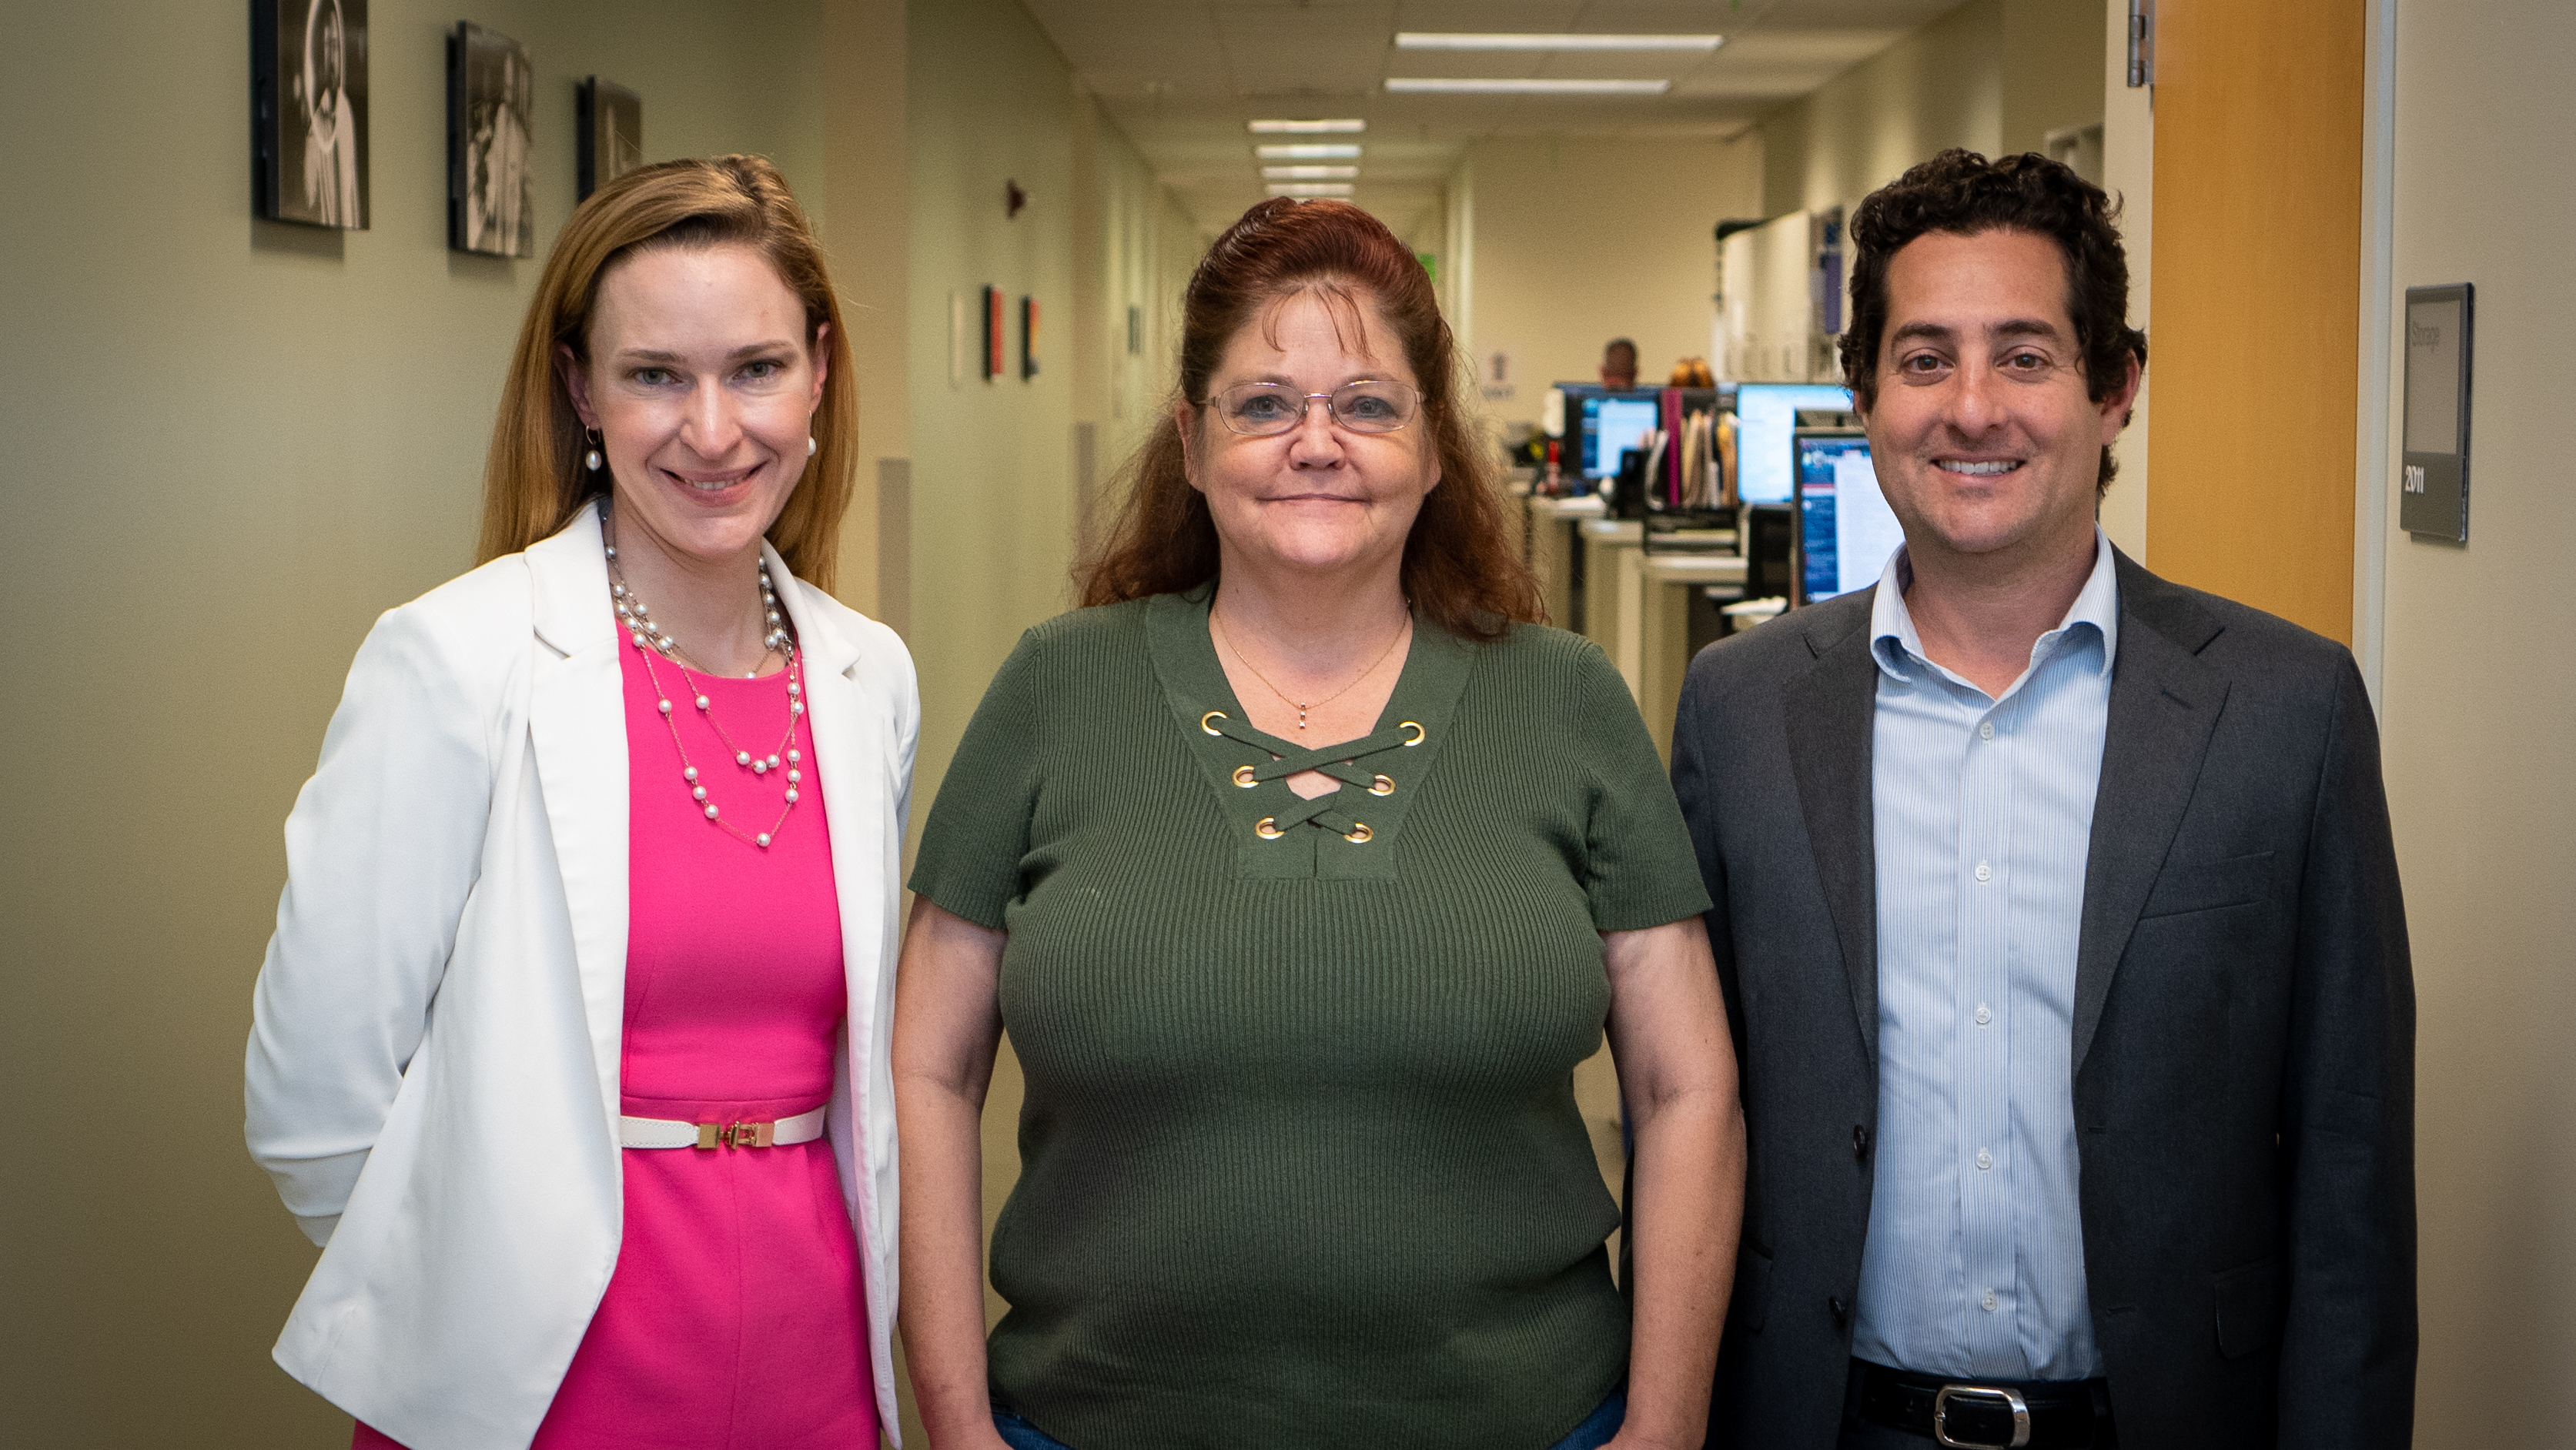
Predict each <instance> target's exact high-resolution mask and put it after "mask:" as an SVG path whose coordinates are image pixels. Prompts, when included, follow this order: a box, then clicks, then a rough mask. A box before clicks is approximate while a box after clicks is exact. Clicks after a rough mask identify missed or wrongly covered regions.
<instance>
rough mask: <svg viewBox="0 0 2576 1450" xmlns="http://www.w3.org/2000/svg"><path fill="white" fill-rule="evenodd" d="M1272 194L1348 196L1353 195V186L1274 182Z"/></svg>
mask: <svg viewBox="0 0 2576 1450" xmlns="http://www.w3.org/2000/svg"><path fill="white" fill-rule="evenodd" d="M1270 194H1271V195H1272V196H1348V195H1350V194H1351V184H1350V183H1349V182H1347V181H1274V182H1272V183H1270Z"/></svg>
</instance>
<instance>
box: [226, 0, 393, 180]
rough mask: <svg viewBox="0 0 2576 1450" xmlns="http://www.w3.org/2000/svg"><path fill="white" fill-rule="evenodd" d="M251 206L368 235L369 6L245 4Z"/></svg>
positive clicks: (306, 1)
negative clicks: (247, 6)
mask: <svg viewBox="0 0 2576 1450" xmlns="http://www.w3.org/2000/svg"><path fill="white" fill-rule="evenodd" d="M251 159H252V165H251V195H252V208H253V210H254V211H255V212H256V213H257V214H258V215H259V216H261V217H264V218H266V219H268V220H270V221H280V222H301V223H303V224H305V225H307V226H316V227H337V228H340V229H342V230H344V231H365V230H366V228H367V0H251Z"/></svg>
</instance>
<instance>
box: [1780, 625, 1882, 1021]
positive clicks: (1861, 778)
mask: <svg viewBox="0 0 2576 1450" xmlns="http://www.w3.org/2000/svg"><path fill="white" fill-rule="evenodd" d="M1817 610H1818V617H1817V618H1814V619H1811V620H1809V621H1807V622H1806V628H1807V648H1808V649H1809V650H1811V651H1813V652H1814V653H1815V655H1816V663H1815V664H1814V666H1813V667H1811V668H1809V669H1808V670H1807V671H1806V672H1805V673H1803V674H1800V675H1798V676H1797V677H1796V678H1794V679H1792V680H1790V681H1789V683H1788V686H1787V688H1785V689H1784V690H1782V691H1781V699H1780V703H1781V708H1782V710H1783V711H1784V712H1785V714H1786V717H1787V718H1786V719H1785V720H1784V722H1783V723H1784V724H1785V725H1786V727H1787V729H1788V733H1789V767H1790V770H1791V771H1792V772H1793V773H1794V774H1795V776H1796V778H1797V782H1798V805H1799V808H1800V810H1801V811H1803V812H1804V814H1805V816H1806V821H1807V843H1808V846H1809V847H1810V849H1812V850H1813V851H1814V853H1815V858H1816V880H1817V882H1818V884H1820V885H1821V886H1822V887H1823V888H1824V895H1825V909H1826V911H1827V912H1828V913H1829V914H1830V915H1831V916H1832V918H1833V923H1834V936H1835V939H1836V941H1837V942H1838V944H1839V945H1840V946H1841V948H1842V958H1843V972H1844V974H1845V975H1846V976H1847V977H1848V978H1849V979H1850V982H1851V996H1852V1011H1853V1012H1854V1014H1855V1015H1856V1016H1857V1018H1858V1021H1859V1026H1860V1037H1861V1044H1862V1046H1863V1048H1864V1049H1865V1051H1866V1053H1867V1056H1868V1059H1869V1061H1870V1062H1871V1063H1872V1064H1876V1063H1877V1061H1878V858H1877V852H1876V848H1875V846H1874V845H1873V842H1872V836H1871V831H1872V826H1871V812H1870V731H1871V725H1872V722H1873V720H1874V719H1875V718H1876V714H1877V708H1878V664H1877V661H1875V660H1874V659H1872V658H1871V657H1870V652H1869V629H1868V624H1869V596H1868V595H1867V594H1866V593H1863V594H1861V595H1860V596H1858V603H1857V604H1856V605H1852V604H1846V605H1843V606H1841V607H1840V610H1839V612H1836V606H1833V605H1820V606H1817Z"/></svg>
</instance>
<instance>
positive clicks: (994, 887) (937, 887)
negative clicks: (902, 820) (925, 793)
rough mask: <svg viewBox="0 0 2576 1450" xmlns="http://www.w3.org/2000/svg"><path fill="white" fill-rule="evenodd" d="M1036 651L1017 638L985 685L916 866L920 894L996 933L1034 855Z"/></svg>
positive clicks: (1029, 641)
mask: <svg viewBox="0 0 2576 1450" xmlns="http://www.w3.org/2000/svg"><path fill="white" fill-rule="evenodd" d="M1036 651H1037V646H1036V645H1035V643H1034V642H1033V639H1032V637H1031V636H1030V635H1026V634H1024V635H1022V636H1020V643H1019V646H1018V648H1016V649H1014V650H1012V651H1011V657H1010V658H1009V659H1007V660H1004V661H1003V662H1002V668H1001V671H1000V672H999V673H997V674H995V675H994V676H993V683H992V684H991V685H990V686H989V687H987V688H986V689H985V691H984V699H983V701H982V703H980V704H978V705H977V706H976V707H975V718H974V719H972V720H970V721H968V722H967V725H966V737H965V739H963V740H961V741H959V742H958V744H957V753H956V755H954V756H953V757H951V758H950V759H949V762H948V774H947V775H946V776H944V777H942V778H941V780H940V782H939V798H938V799H937V800H936V801H933V802H932V803H931V807H930V819H929V821H927V822H926V823H925V824H924V825H923V826H922V831H921V853H920V855H919V856H917V857H916V858H915V859H914V862H913V867H912V881H911V883H910V884H911V887H912V890H913V891H914V892H915V893H916V894H918V895H922V896H927V897H929V898H930V899H931V900H932V901H934V902H936V903H938V904H939V906H940V908H941V909H942V910H944V911H948V912H951V913H954V914H955V915H958V916H962V917H964V918H965V919H966V920H968V921H971V922H973V923H975V924H976V925H977V926H981V927H986V928H989V929H991V930H994V931H999V930H1001V929H1002V917H1003V913H1004V912H1005V911H1006V910H1007V909H1008V908H1009V906H1010V904H1011V903H1012V902H1013V901H1016V900H1018V899H1019V896H1020V892H1021V866H1022V863H1023V862H1024V861H1025V860H1026V859H1027V857H1028V853H1029V816H1030V812H1031V810H1032V809H1033V808H1034V806H1035V803H1036V799H1037V769H1036V761H1037V757H1038V731H1039V729H1040V728H1041V726H1042V724H1043V717H1042V714H1041V712H1040V711H1039V709H1038V694H1039V692H1038V691H1037V690H1036V689H1035V688H1034V680H1033V676H1034V675H1035V673H1036V669H1035V662H1034V658H1033V657H1034V655H1035V654H1036Z"/></svg>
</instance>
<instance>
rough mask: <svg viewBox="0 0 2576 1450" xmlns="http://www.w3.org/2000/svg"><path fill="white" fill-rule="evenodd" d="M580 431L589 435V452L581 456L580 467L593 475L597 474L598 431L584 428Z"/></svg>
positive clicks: (598, 460) (598, 462) (599, 460)
mask: <svg viewBox="0 0 2576 1450" xmlns="http://www.w3.org/2000/svg"><path fill="white" fill-rule="evenodd" d="M582 431H583V432H585V433H587V434H589V435H590V451H589V452H588V453H585V454H583V455H582V456H581V461H582V466H583V467H585V468H588V469H589V470H590V471H591V472H593V473H597V472H598V471H599V465H600V462H601V459H600V456H599V443H600V438H599V430H598V429H596V428H585V429H583V430H582Z"/></svg>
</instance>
